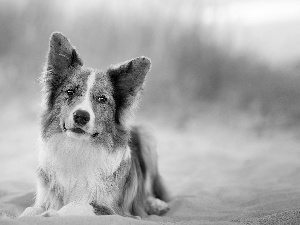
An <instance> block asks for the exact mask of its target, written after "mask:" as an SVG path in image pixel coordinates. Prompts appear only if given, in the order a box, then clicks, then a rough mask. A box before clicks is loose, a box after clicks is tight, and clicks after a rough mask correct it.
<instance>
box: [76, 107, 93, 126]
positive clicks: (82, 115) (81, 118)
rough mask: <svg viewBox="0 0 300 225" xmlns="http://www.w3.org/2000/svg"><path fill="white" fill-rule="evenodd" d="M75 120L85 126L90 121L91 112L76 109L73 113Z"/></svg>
mask: <svg viewBox="0 0 300 225" xmlns="http://www.w3.org/2000/svg"><path fill="white" fill-rule="evenodd" d="M73 118H74V122H75V123H76V124H77V125H79V126H84V125H85V124H87V123H88V122H89V121H90V114H89V113H88V112H87V111H84V110H80V109H79V110H76V111H75V112H74V113H73Z"/></svg>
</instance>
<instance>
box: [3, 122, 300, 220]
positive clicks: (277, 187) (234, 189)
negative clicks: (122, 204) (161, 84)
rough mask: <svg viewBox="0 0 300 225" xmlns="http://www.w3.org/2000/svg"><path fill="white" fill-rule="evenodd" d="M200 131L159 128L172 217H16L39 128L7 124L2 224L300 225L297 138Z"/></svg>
mask: <svg viewBox="0 0 300 225" xmlns="http://www.w3.org/2000/svg"><path fill="white" fill-rule="evenodd" d="M8 124H10V127H11V124H13V127H15V128H16V127H17V129H13V130H12V129H11V130H9V129H8ZM200 125H201V124H200ZM200 125H199V124H198V125H197V126H196V125H195V126H189V128H187V129H183V128H180V129H175V128H167V126H162V125H157V126H155V129H153V132H154V133H155V135H156V137H157V139H158V143H157V144H158V147H159V148H158V151H159V169H160V171H161V174H162V176H163V177H164V179H165V181H166V184H167V186H168V188H169V190H170V192H171V194H172V196H173V198H172V200H171V202H170V203H169V204H170V208H171V209H170V211H169V212H168V213H167V214H166V215H164V216H161V217H159V216H149V217H148V218H145V219H142V220H136V219H130V218H123V217H120V216H86V217H84V216H67V217H53V218H43V217H23V218H16V217H17V216H18V215H19V214H20V213H21V212H22V211H23V210H24V209H25V208H26V207H28V206H30V205H32V203H33V199H34V186H35V168H36V144H34V143H36V137H37V132H38V128H37V126H36V125H35V123H32V122H28V123H26V124H19V123H13V121H8V122H7V124H4V127H2V132H1V133H0V138H1V140H2V141H1V142H0V149H1V152H0V154H1V155H0V156H1V158H0V169H1V171H2V172H1V177H0V213H1V216H0V218H1V219H0V224H31V225H34V224H75V225H76V224H125V225H126V224H209V225H213V224H220V225H221V224H222V225H226V224H300V151H299V147H300V138H299V135H298V132H296V131H291V130H288V129H285V130H283V129H280V130H272V131H268V132H262V133H261V132H257V130H255V129H254V130H253V129H252V128H249V127H248V126H247V125H245V126H239V127H237V126H234V125H226V126H225V125H221V124H219V123H205V122H203V123H202V125H201V126H200ZM6 126H7V127H6ZM5 129H6V132H5V133H4V132H3V130H5ZM3 140H5V141H3ZM3 171H4V172H3Z"/></svg>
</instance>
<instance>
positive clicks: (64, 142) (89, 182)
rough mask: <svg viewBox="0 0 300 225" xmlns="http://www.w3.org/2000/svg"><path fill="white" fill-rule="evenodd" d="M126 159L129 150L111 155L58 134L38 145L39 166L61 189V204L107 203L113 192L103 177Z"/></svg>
mask: <svg viewBox="0 0 300 225" xmlns="http://www.w3.org/2000/svg"><path fill="white" fill-rule="evenodd" d="M130 156H131V154H130V149H129V147H126V148H124V149H116V150H115V151H114V152H113V153H112V152H109V150H108V149H105V148H104V147H103V146H101V145H100V146H99V145H95V144H93V143H90V142H89V141H84V140H76V139H71V138H68V137H66V136H65V135H64V134H58V135H54V136H53V137H51V138H50V139H49V140H48V141H47V142H44V143H42V149H41V150H40V152H39V164H40V167H41V168H44V169H46V170H47V171H48V173H50V174H49V175H50V177H51V178H52V180H51V182H53V183H54V184H58V185H60V186H61V187H62V188H63V193H62V194H63V201H64V203H65V204H67V203H69V202H72V201H83V202H88V201H91V200H94V199H97V200H101V201H103V202H104V203H106V204H111V202H112V201H113V198H114V196H113V195H114V193H112V192H111V191H112V188H111V186H109V185H110V184H109V182H107V181H106V180H105V178H106V177H109V176H110V175H112V174H113V173H114V172H115V171H116V170H117V169H118V168H119V166H120V164H121V162H122V161H123V160H127V159H129V158H130Z"/></svg>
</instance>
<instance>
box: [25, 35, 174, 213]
mask: <svg viewBox="0 0 300 225" xmlns="http://www.w3.org/2000/svg"><path fill="white" fill-rule="evenodd" d="M150 65H151V62H150V59H148V58H146V57H138V58H134V59H131V60H129V61H126V62H124V63H120V64H118V65H115V66H111V67H110V68H109V69H108V70H107V71H105V72H103V71H101V70H98V69H92V68H87V67H84V66H83V61H82V59H81V58H80V56H79V54H78V52H77V51H76V50H75V48H74V47H73V46H72V45H71V43H70V41H69V40H68V39H67V38H66V37H65V36H63V34H61V33H58V32H56V33H53V34H52V35H51V38H50V49H49V53H48V56H47V62H46V66H45V69H44V73H43V75H42V78H41V81H42V86H43V111H42V118H41V138H40V139H41V146H40V149H39V168H38V183H37V192H36V200H35V204H34V206H33V207H29V208H27V209H25V211H24V212H23V213H22V214H21V216H33V215H42V216H58V215H60V216H62V215H114V214H117V215H121V216H125V217H134V218H140V217H145V216H147V215H149V214H156V215H162V214H164V213H165V212H167V211H168V209H169V207H168V204H167V203H166V202H167V201H169V196H168V193H167V191H166V189H165V187H164V185H163V183H162V179H161V177H160V175H159V173H158V168H157V154H156V151H155V146H154V144H153V142H154V141H153V138H152V137H151V135H150V134H148V133H147V132H146V131H145V130H144V129H143V128H141V127H134V126H129V125H128V120H129V119H130V114H131V111H132V109H133V108H134V106H135V105H136V102H137V100H138V97H139V94H140V93H141V90H142V87H143V84H144V80H145V76H146V74H147V73H148V71H149V70H150Z"/></svg>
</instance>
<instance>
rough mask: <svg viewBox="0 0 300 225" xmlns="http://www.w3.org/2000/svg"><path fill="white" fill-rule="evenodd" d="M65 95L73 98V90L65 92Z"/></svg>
mask: <svg viewBox="0 0 300 225" xmlns="http://www.w3.org/2000/svg"><path fill="white" fill-rule="evenodd" d="M66 93H67V95H69V96H73V95H74V94H75V90H73V89H69V90H67V91H66Z"/></svg>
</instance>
